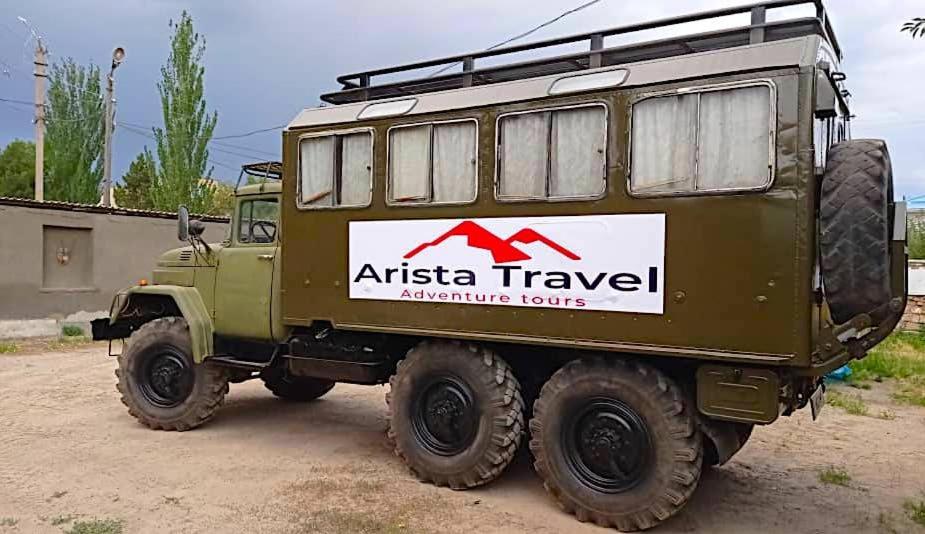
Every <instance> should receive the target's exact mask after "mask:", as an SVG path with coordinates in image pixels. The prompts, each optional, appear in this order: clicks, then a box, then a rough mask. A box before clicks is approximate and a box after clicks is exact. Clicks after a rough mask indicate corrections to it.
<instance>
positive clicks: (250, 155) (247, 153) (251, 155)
mask: <svg viewBox="0 0 925 534" xmlns="http://www.w3.org/2000/svg"><path fill="white" fill-rule="evenodd" d="M119 124H120V125H122V126H123V127H129V128H135V129H137V130H140V131H145V130H149V129H150V128H151V127H150V126H144V125H141V124H135V123H131V122H125V121H122V122H120V123H119ZM146 133H147V132H146ZM196 139H197V140H200V139H202V137H197V138H196ZM209 144H212V145H219V146H227V147H229V148H238V149H240V150H242V151H243V152H235V151H232V150H223V149H221V148H218V147H215V146H213V147H212V148H211V150H214V151H216V152H222V153H224V154H230V155H232V156H238V157H240V158H245V159H255V160H261V159H264V158H265V156H264V155H257V153H262V154H265V155H268V156H272V157H275V158H278V157H279V154H274V153H272V152H265V151H262V150H257V149H251V148H250V147H243V146H239V145H227V144H225V143H220V142H217V141H214V140H210V141H209Z"/></svg>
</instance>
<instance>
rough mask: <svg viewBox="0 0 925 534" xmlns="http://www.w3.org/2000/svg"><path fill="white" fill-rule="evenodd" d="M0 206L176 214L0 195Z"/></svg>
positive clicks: (173, 215) (130, 214) (169, 216)
mask: <svg viewBox="0 0 925 534" xmlns="http://www.w3.org/2000/svg"><path fill="white" fill-rule="evenodd" d="M0 206H20V207H26V208H34V209H44V210H58V211H74V212H81V213H102V214H108V215H123V216H127V217H151V218H157V219H176V218H177V214H176V213H174V212H168V211H154V210H136V209H131V208H119V207H108V208H107V207H106V206H98V205H94V204H79V203H75V202H61V201H57V200H33V199H31V198H10V197H0ZM193 217H195V218H196V219H199V220H201V221H205V222H216V223H223V222H228V221H229V220H230V219H229V218H228V217H220V216H216V215H194V216H193Z"/></svg>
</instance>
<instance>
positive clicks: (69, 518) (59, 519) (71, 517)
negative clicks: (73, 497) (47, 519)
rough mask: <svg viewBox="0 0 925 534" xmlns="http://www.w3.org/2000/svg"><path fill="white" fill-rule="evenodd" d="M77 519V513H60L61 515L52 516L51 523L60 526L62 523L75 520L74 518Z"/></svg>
mask: <svg viewBox="0 0 925 534" xmlns="http://www.w3.org/2000/svg"><path fill="white" fill-rule="evenodd" d="M75 519H77V516H76V515H71V514H68V515H59V516H57V517H52V518H51V524H52V526H56V527H58V526H61V525H63V524H65V523H70V522H71V521H73V520H75Z"/></svg>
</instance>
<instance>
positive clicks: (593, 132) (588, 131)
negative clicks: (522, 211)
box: [549, 106, 607, 197]
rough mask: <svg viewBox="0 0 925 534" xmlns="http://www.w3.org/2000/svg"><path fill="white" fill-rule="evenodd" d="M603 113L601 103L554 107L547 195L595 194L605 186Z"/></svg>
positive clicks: (604, 123)
mask: <svg viewBox="0 0 925 534" xmlns="http://www.w3.org/2000/svg"><path fill="white" fill-rule="evenodd" d="M606 143H607V123H606V113H605V112H604V108H602V107H597V106H595V107H587V108H576V109H566V110H561V111H556V112H554V113H553V116H552V151H551V152H552V166H551V170H552V174H551V176H550V180H549V196H551V197H580V196H594V195H598V194H600V193H601V192H602V191H603V188H604V154H605V153H606Z"/></svg>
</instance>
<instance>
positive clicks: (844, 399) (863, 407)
mask: <svg viewBox="0 0 925 534" xmlns="http://www.w3.org/2000/svg"><path fill="white" fill-rule="evenodd" d="M825 400H826V404H829V405H831V406H835V407H836V408H841V409H842V410H844V411H845V413H848V414H851V415H867V414H868V411H869V410H868V408H867V403H865V402H864V399H862V398H861V394H860V393H856V394H854V395H847V394H845V393H842V392H840V391H838V390H834V389H832V390H829V391H828V392H826V399H825Z"/></svg>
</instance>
